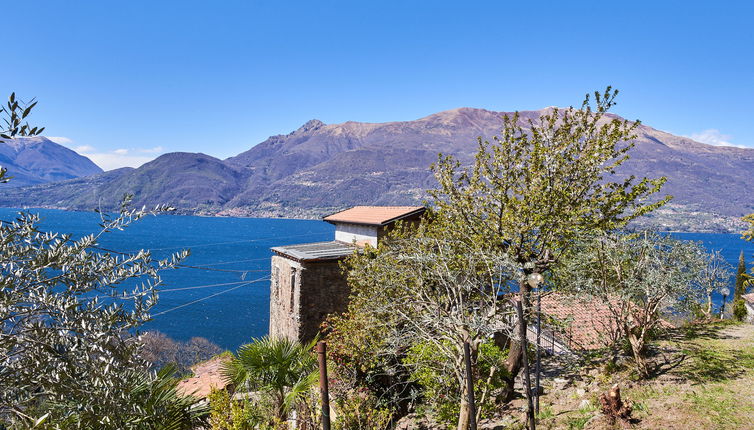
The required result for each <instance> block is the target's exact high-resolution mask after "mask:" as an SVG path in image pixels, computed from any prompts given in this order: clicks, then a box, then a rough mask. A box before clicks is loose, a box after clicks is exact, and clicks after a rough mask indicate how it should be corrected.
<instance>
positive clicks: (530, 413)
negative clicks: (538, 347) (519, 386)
mask: <svg viewBox="0 0 754 430" xmlns="http://www.w3.org/2000/svg"><path fill="white" fill-rule="evenodd" d="M523 299H524V297H523V294H520V299H519V300H518V301H516V314H517V315H518V334H519V336H520V338H521V350H522V351H521V353H522V354H523V362H524V363H523V364H524V387H525V389H526V402H527V410H526V416H527V421H528V427H529V429H531V430H536V429H537V424H536V422H535V420H534V404H533V403H532V400H531V379H530V378H529V357H528V354H527V352H528V351H527V347H526V330H527V327H526V323H525V322H524V311H523V307H522V304H521V301H522V300H523Z"/></svg>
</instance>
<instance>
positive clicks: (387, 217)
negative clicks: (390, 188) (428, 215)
mask: <svg viewBox="0 0 754 430" xmlns="http://www.w3.org/2000/svg"><path fill="white" fill-rule="evenodd" d="M425 210H426V208H425V207H424V206H354V207H352V208H351V209H346V210H344V211H340V212H337V213H334V214H332V215H328V216H326V217H325V218H324V220H325V221H327V222H329V223H333V224H335V223H339V222H342V223H349V224H364V225H374V226H383V225H386V224H389V223H391V222H395V221H398V220H400V219H403V218H407V217H409V216H413V215H420V214H422V213H424V211H425Z"/></svg>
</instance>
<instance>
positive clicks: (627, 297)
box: [557, 233, 706, 376]
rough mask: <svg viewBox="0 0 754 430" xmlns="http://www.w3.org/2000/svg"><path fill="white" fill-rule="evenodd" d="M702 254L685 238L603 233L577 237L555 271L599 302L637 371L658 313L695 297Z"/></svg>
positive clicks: (568, 287) (643, 369) (572, 288)
mask: <svg viewBox="0 0 754 430" xmlns="http://www.w3.org/2000/svg"><path fill="white" fill-rule="evenodd" d="M705 263H706V262H705V253H704V251H703V250H702V249H701V247H700V246H699V245H698V244H696V243H694V242H690V241H681V240H677V239H673V238H670V237H668V236H660V235H657V234H653V233H638V234H630V235H629V234H620V233H606V234H600V235H596V236H592V237H589V238H587V239H584V240H581V241H579V242H578V243H577V244H576V245H575V246H574V248H573V249H572V250H571V252H570V254H569V256H568V258H564V259H563V261H562V264H561V266H560V268H559V269H558V271H557V274H558V282H559V284H560V285H561V288H562V289H563V290H564V291H568V292H571V293H574V294H576V295H581V296H584V297H585V298H587V299H589V300H596V301H598V302H600V303H604V304H605V306H606V307H607V308H608V310H609V318H610V324H609V325H610V326H612V327H615V328H616V329H617V330H618V332H619V333H620V335H621V336H622V338H623V339H625V340H626V341H628V343H629V344H630V346H631V352H632V355H633V358H634V361H635V363H636V370H637V372H638V373H639V375H640V376H647V375H648V373H649V369H648V367H647V363H646V360H645V350H646V346H647V342H648V340H649V338H650V336H651V334H652V332H653V331H655V330H657V329H659V328H661V327H662V325H663V319H662V316H663V313H664V312H672V311H680V310H684V309H685V308H686V307H687V306H688V305H690V304H691V303H693V301H692V300H690V298H696V297H698V296H699V288H700V287H699V286H700V285H701V284H700V283H699V275H700V273H701V272H702V271H703V270H704V268H705Z"/></svg>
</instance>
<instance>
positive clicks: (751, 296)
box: [741, 293, 754, 304]
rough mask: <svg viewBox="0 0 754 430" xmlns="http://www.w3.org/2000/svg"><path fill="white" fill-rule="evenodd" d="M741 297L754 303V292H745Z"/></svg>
mask: <svg viewBox="0 0 754 430" xmlns="http://www.w3.org/2000/svg"><path fill="white" fill-rule="evenodd" d="M741 298H742V299H744V300H746V301H747V302H749V303H751V304H754V293H749V294H744V295H742V296H741Z"/></svg>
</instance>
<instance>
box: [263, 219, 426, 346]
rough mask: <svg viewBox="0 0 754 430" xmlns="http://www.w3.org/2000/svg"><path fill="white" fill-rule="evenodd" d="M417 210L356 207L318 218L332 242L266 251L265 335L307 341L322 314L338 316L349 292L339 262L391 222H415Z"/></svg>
mask: <svg viewBox="0 0 754 430" xmlns="http://www.w3.org/2000/svg"><path fill="white" fill-rule="evenodd" d="M424 211H425V208H424V207H422V206H356V207H353V208H351V209H347V210H344V211H341V212H338V213H335V214H332V215H329V216H326V217H325V218H324V221H326V222H329V223H331V224H334V225H335V240H333V241H330V242H316V243H303V244H299V245H287V246H278V247H274V248H272V252H273V253H274V255H273V256H272V272H271V282H270V336H272V337H287V338H290V339H295V340H299V341H304V342H305V341H309V340H311V339H313V338H314V337H315V336H316V335H317V333H318V332H319V328H320V325H321V324H322V322H323V321H324V320H325V318H326V317H327V315H329V314H331V313H335V312H343V311H345V310H346V308H347V306H348V294H349V289H348V285H347V283H346V279H345V276H344V275H343V273H342V272H341V270H340V266H339V264H338V263H339V261H340V260H342V259H343V258H345V257H346V256H348V255H350V254H352V253H354V252H357V251H358V250H359V249H360V248H361V247H363V246H365V245H366V244H369V245H371V246H377V243H378V241H379V240H380V239H381V238H382V237H383V236H384V235H385V233H386V232H388V231H389V230H390V229H391V228H392V227H393V226H394V225H395V223H396V222H397V221H403V222H408V223H416V222H418V221H419V219H420V218H421V216H422V214H423V213H424Z"/></svg>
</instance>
